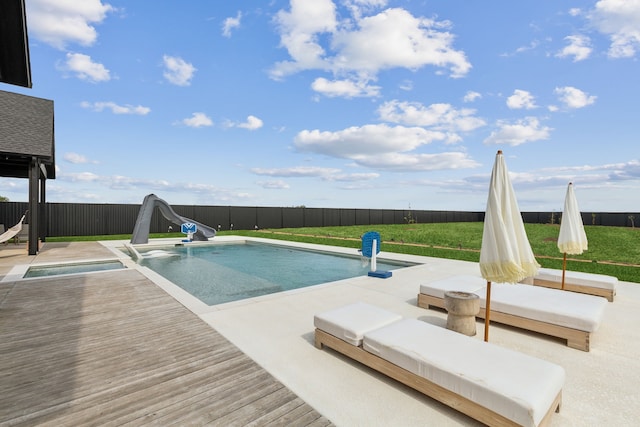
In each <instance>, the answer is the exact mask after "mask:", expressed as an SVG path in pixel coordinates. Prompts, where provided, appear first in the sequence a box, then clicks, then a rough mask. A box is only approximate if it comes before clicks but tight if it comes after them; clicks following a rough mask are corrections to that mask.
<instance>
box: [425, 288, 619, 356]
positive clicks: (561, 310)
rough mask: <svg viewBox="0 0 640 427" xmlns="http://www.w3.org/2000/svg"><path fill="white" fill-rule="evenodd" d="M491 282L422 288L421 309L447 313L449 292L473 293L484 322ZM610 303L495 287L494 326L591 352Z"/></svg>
mask: <svg viewBox="0 0 640 427" xmlns="http://www.w3.org/2000/svg"><path fill="white" fill-rule="evenodd" d="M486 286H487V282H486V281H485V280H484V279H483V278H482V277H479V276H454V277H451V278H448V279H443V280H438V281H435V282H431V283H428V284H423V285H420V293H419V294H418V305H419V306H420V307H423V308H431V307H438V308H442V309H444V293H445V292H447V291H462V292H473V293H475V294H477V295H478V296H479V297H480V312H479V313H478V317H480V318H484V315H485V306H486V305H485V303H486ZM606 305H607V300H606V299H605V298H602V297H598V296H594V295H585V294H580V293H575V292H566V291H562V290H557V289H549V288H545V287H539V286H532V285H526V284H511V283H492V284H491V322H495V323H502V324H505V325H510V326H515V327H518V328H521V329H526V330H529V331H534V332H539V333H542V334H546V335H551V336H554V337H558V338H562V339H565V340H567V345H568V346H569V347H571V348H576V349H579V350H583V351H589V347H590V340H591V334H592V333H593V332H595V331H596V330H597V329H598V327H599V326H600V322H601V320H602V316H603V314H604V309H605V307H606Z"/></svg>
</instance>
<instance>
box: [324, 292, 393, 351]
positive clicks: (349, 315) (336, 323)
mask: <svg viewBox="0 0 640 427" xmlns="http://www.w3.org/2000/svg"><path fill="white" fill-rule="evenodd" d="M400 319H402V316H400V315H399V314H396V313H392V312H390V311H387V310H384V309H382V308H379V307H376V306H373V305H370V304H366V303H363V302H356V303H353V304H350V305H347V306H344V307H340V308H336V309H334V310H331V311H327V312H325V313H321V314H316V315H315V316H314V317H313V325H314V326H315V327H316V328H318V329H320V330H323V331H325V332H327V333H329V334H331V335H333V336H334V337H338V338H340V339H342V340H344V341H346V342H348V343H349V344H352V345H355V346H359V345H360V344H362V337H363V336H364V334H365V333H367V332H369V331H371V330H373V329H377V328H380V327H382V326H386V325H388V324H390V323H393V322H396V321H398V320H400Z"/></svg>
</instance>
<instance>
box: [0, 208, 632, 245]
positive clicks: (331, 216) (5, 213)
mask: <svg viewBox="0 0 640 427" xmlns="http://www.w3.org/2000/svg"><path fill="white" fill-rule="evenodd" d="M171 207H172V208H173V210H174V211H175V212H176V213H177V214H178V215H181V216H183V217H185V218H189V219H191V220H194V221H197V222H200V223H202V224H207V225H209V226H212V227H215V228H217V229H220V230H229V229H234V230H252V229H254V228H255V227H258V228H270V229H278V228H300V227H328V226H349V225H376V224H407V223H410V222H417V223H441V222H479V221H484V212H461V211H427V210H395V209H346V208H345V209H335V208H305V207H255V206H195V205H175V206H173V205H172V206H171ZM27 209H28V204H27V203H26V202H0V224H4V226H5V229H7V228H9V227H11V226H13V225H15V224H16V223H17V222H18V221H19V220H20V217H22V215H23V214H24V213H25V212H26V210H27ZM139 210H140V205H126V204H82V203H47V204H46V205H45V206H44V208H43V211H44V212H42V213H41V215H43V217H42V218H44V220H45V221H44V224H43V225H42V226H43V227H44V230H42V232H41V235H43V236H51V237H58V236H96V235H112V234H131V233H132V232H133V227H134V225H135V222H136V219H137V217H138V211H139ZM522 217H523V220H524V222H525V223H531V224H559V223H560V219H561V213H558V212H523V213H522ZM582 221H583V223H584V224H585V225H604V226H617V227H631V226H635V225H637V224H640V213H619V212H616V213H603V212H597V213H591V212H583V213H582ZM169 227H171V229H172V230H173V231H179V228H178V226H176V224H172V223H171V222H170V221H168V220H166V219H165V218H164V217H163V216H162V214H161V213H160V211H159V210H158V209H156V210H155V211H154V213H153V217H152V219H151V227H150V230H149V231H150V232H151V233H162V232H167V231H169Z"/></svg>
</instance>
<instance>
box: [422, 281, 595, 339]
mask: <svg viewBox="0 0 640 427" xmlns="http://www.w3.org/2000/svg"><path fill="white" fill-rule="evenodd" d="M418 306H419V307H422V308H427V309H428V308H431V307H437V308H440V309H443V310H445V306H444V298H438V297H434V296H431V295H427V294H423V293H420V294H418ZM484 316H485V310H484V309H483V308H481V309H480V312H479V313H478V314H477V315H476V317H479V318H481V319H484ZM491 322H496V323H502V324H504V325H509V326H515V327H517V328H520V329H526V330H528V331H533V332H538V333H541V334H545V335H550V336H552V337H556V338H562V339H565V340H567V346H569V347H571V348H575V349H578V350H582V351H589V346H590V340H591V333H590V332H587V331H581V330H579V329H574V328H569V327H566V326H560V325H554V324H552V323H547V322H542V321H540V320H534V319H529V318H526V317H522V316H516V315H513V314H508V313H503V312H501V311H496V310H491Z"/></svg>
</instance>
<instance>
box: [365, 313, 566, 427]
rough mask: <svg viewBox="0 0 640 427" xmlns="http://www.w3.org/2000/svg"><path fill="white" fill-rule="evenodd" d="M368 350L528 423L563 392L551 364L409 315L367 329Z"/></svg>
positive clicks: (561, 373) (559, 374) (560, 378)
mask: <svg viewBox="0 0 640 427" xmlns="http://www.w3.org/2000/svg"><path fill="white" fill-rule="evenodd" d="M363 348H364V349H365V350H366V351H369V352H371V353H373V354H375V355H377V356H379V357H381V358H383V359H385V360H388V361H389V362H391V363H393V364H395V365H398V366H400V367H402V368H404V369H406V370H408V371H410V372H412V373H414V374H416V375H419V376H421V377H424V378H426V379H428V380H429V381H431V382H434V383H436V384H438V385H440V386H441V387H443V388H445V389H447V390H450V391H452V392H454V393H456V394H458V395H461V396H463V397H465V398H467V399H469V400H471V401H474V402H476V403H478V404H480V405H481V406H484V407H486V408H489V409H491V410H492V411H494V412H496V413H499V414H501V415H503V416H504V417H506V418H508V419H510V420H513V421H515V422H516V423H518V424H520V425H523V426H537V425H538V424H539V423H540V421H541V420H542V418H543V417H544V416H545V414H546V413H547V411H548V409H549V408H550V407H551V405H552V403H553V401H554V399H555V398H556V396H557V395H558V393H559V392H560V391H561V390H562V386H563V384H564V380H565V372H564V369H563V368H561V367H560V366H558V365H555V364H552V363H550V362H547V361H544V360H541V359H537V358H534V357H532V356H528V355H525V354H522V353H518V352H515V351H512V350H508V349H506V348H503V347H499V346H497V345H493V344H491V343H485V342H483V341H480V340H477V339H474V338H469V337H467V336H465V335H461V334H457V333H455V332H451V331H449V330H446V329H444V328H439V327H437V326H434V325H431V324H428V323H425V322H422V321H419V320H416V319H404V320H401V321H398V322H395V323H393V324H391V325H388V326H385V327H383V328H380V329H376V330H374V331H371V332H367V333H366V334H365V337H364V341H363Z"/></svg>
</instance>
